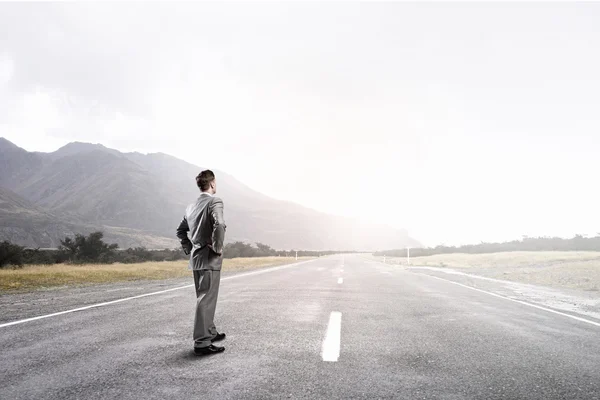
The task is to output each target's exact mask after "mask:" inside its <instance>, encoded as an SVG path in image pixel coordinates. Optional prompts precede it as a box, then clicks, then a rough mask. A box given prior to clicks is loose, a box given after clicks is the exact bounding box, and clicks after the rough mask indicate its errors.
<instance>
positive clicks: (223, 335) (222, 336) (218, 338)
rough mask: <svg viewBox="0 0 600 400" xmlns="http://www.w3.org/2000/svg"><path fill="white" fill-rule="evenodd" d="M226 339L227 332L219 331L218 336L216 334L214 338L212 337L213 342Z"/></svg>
mask: <svg viewBox="0 0 600 400" xmlns="http://www.w3.org/2000/svg"><path fill="white" fill-rule="evenodd" d="M224 339H225V334H224V333H217V336H215V337H214V338H212V339H211V342H218V341H220V340H224Z"/></svg>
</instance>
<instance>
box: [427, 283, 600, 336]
mask: <svg viewBox="0 0 600 400" xmlns="http://www.w3.org/2000/svg"><path fill="white" fill-rule="evenodd" d="M419 275H424V276H428V277H430V278H434V279H439V280H440V281H444V282H449V283H452V284H454V285H458V286H462V287H465V288H467V289H471V290H475V291H477V292H481V293H485V294H489V295H490V296H494V297H499V298H501V299H504V300H510V301H514V302H515V303H519V304H523V305H525V306H529V307H533V308H537V309H539V310H544V311H548V312H551V313H553V314H558V315H562V316H563V317H567V318H571V319H574V320H576V321H579V322H585V323H587V324H591V325H594V326H598V327H600V323H598V322H595V321H591V320H589V319H585V318H581V317H577V316H575V315H571V314H567V313H564V312H560V311H556V310H553V309H551V308H547V307H543V306H538V305H537V304H533V303H528V302H526V301H522V300H517V299H511V298H510V297H506V296H502V295H500V294H496V293H492V292H488V291H487V290H482V289H477V288H474V287H472V286H467V285H463V284H462V283H458V282H454V281H451V280H448V279H444V278H439V277H437V276H433V275H427V274H422V273H420V274H419Z"/></svg>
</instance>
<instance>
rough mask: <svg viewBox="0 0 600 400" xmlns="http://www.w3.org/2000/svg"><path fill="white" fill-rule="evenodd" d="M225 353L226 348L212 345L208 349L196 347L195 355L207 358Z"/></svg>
mask: <svg viewBox="0 0 600 400" xmlns="http://www.w3.org/2000/svg"><path fill="white" fill-rule="evenodd" d="M223 351H225V347H219V346H214V345H212V344H211V345H210V346H207V347H194V353H196V355H197V356H207V355H209V354H217V353H221V352H223Z"/></svg>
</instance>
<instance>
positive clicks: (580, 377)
mask: <svg viewBox="0 0 600 400" xmlns="http://www.w3.org/2000/svg"><path fill="white" fill-rule="evenodd" d="M189 284H190V281H186V280H179V281H168V282H167V284H166V285H165V284H164V283H163V286H160V284H159V283H156V282H154V283H131V282H129V283H127V284H118V285H113V286H102V287H97V288H84V289H76V290H67V291H53V292H45V293H36V294H30V295H6V296H0V306H2V307H3V308H2V310H3V311H2V318H0V346H1V349H2V351H1V352H0V376H1V377H2V379H0V399H75V398H81V399H186V400H189V399H264V398H273V399H280V398H308V399H350V398H364V399H367V398H389V399H392V398H394V399H600V326H598V324H600V321H597V320H593V319H590V318H588V317H580V316H576V315H573V316H574V317H576V318H578V319H575V318H572V317H571V316H569V315H561V314H557V313H554V312H551V311H548V310H543V309H539V308H535V307H531V306H529V305H527V304H521V303H518V302H514V301H510V300H507V299H504V298H501V297H497V296H494V295H492V294H490V293H493V292H490V293H487V292H484V291H477V290H473V289H471V288H469V287H468V286H462V285H457V284H455V283H451V282H449V281H446V280H443V279H440V278H436V277H432V276H428V275H425V274H422V273H416V272H414V271H409V270H405V269H401V268H398V267H391V266H388V265H383V264H381V263H377V262H373V261H368V260H366V259H363V258H361V257H360V256H356V255H353V256H341V255H340V256H332V257H323V258H320V259H317V260H314V261H309V262H306V263H303V264H301V265H297V266H294V265H293V266H289V267H284V268H281V267H278V268H274V269H272V270H264V271H261V273H249V274H244V275H239V276H235V275H228V276H226V277H225V279H224V280H223V282H222V286H221V295H220V298H219V303H218V306H217V320H216V322H217V327H218V328H220V329H222V330H223V331H224V332H226V333H227V340H225V342H223V344H224V346H226V351H225V353H223V354H220V355H215V356H211V357H208V358H199V357H196V356H195V355H194V354H193V351H192V342H191V339H190V336H191V327H192V321H193V309H194V303H195V298H194V290H193V288H192V287H190V286H189ZM171 289H173V290H171ZM149 293H155V294H152V295H146V294H149ZM140 295H146V296H144V297H137V296H140ZM11 299H14V300H11ZM119 299H127V300H122V301H119V302H113V303H110V304H106V305H103V306H100V307H96V306H94V305H95V304H97V303H103V302H111V301H114V300H119ZM90 306H92V307H91V308H89V307H90ZM85 307H88V308H85ZM73 309H80V310H79V311H74V312H68V313H63V314H59V315H54V316H49V317H46V318H41V319H35V320H29V321H25V322H22V323H19V322H18V321H20V320H22V319H24V318H32V317H39V316H42V317H43V316H45V315H48V314H53V313H57V312H61V311H68V310H73ZM17 314H18V315H17ZM11 322H17V323H16V324H13V325H6V324H9V323H11Z"/></svg>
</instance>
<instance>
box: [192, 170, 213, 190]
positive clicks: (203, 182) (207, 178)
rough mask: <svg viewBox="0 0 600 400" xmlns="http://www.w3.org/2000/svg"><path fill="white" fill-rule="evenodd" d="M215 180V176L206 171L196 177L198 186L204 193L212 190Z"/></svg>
mask: <svg viewBox="0 0 600 400" xmlns="http://www.w3.org/2000/svg"><path fill="white" fill-rule="evenodd" d="M214 180H215V174H214V173H213V172H212V171H211V170H210V169H207V170H204V171H202V172H200V173H199V174H198V176H197V177H196V184H197V185H198V187H199V188H200V190H202V191H203V192H206V191H207V190H208V189H209V188H210V183H211V182H212V181H214Z"/></svg>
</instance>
